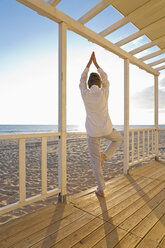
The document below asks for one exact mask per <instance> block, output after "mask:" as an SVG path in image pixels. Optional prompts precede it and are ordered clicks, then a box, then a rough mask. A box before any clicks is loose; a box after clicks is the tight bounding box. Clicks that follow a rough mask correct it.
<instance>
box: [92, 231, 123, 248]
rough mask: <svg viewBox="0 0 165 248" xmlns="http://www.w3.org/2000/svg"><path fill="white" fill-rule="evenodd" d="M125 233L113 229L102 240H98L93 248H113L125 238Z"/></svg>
mask: <svg viewBox="0 0 165 248" xmlns="http://www.w3.org/2000/svg"><path fill="white" fill-rule="evenodd" d="M126 234H127V232H126V231H125V230H123V229H121V228H118V227H117V228H115V229H114V230H113V231H112V232H110V233H109V234H108V235H106V236H105V237H104V238H103V239H102V240H100V241H99V242H98V243H97V244H96V245H94V246H93V247H94V248H103V247H105V248H108V247H111V248H113V247H115V246H116V245H117V244H118V243H119V242H120V240H121V239H122V238H123V237H124V236H126Z"/></svg>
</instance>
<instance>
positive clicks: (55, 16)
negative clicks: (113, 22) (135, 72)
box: [17, 0, 159, 75]
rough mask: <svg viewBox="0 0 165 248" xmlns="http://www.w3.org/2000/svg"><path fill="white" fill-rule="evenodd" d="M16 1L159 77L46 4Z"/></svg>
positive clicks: (32, 1)
mask: <svg viewBox="0 0 165 248" xmlns="http://www.w3.org/2000/svg"><path fill="white" fill-rule="evenodd" d="M17 1H18V2H20V3H22V4H24V5H25V6H27V7H29V8H31V9H33V10H35V11H37V12H38V13H39V14H41V15H43V16H45V17H47V18H49V19H51V20H53V21H55V22H57V23H61V22H65V23H66V24H67V28H68V29H70V30H72V31H73V32H75V33H76V34H79V35H81V36H82V37H85V38H86V39H88V40H89V41H91V42H94V43H95V44H97V45H99V46H101V47H103V48H105V49H106V50H108V51H111V52H113V53H114V54H116V55H118V56H119V57H121V58H124V59H126V58H128V59H129V61H130V63H132V64H135V65H137V66H138V67H140V68H142V69H143V70H146V71H147V72H149V73H152V74H154V75H159V72H157V71H156V70H154V69H153V68H152V67H150V66H148V65H147V64H145V63H144V62H142V61H140V60H139V59H137V58H136V57H134V56H133V55H131V54H129V53H127V52H126V51H124V50H123V49H121V48H119V47H117V46H116V45H115V44H113V43H112V42H110V41H109V40H107V39H105V38H103V37H102V36H100V35H99V34H97V33H96V32H94V31H92V30H91V29H89V28H88V27H86V26H85V25H82V24H81V23H79V22H78V21H76V20H74V19H73V18H71V17H70V16H68V15H66V14H65V13H63V12H62V11H60V10H58V9H55V8H53V7H52V6H51V5H50V4H48V3H47V2H44V1H42V0H17Z"/></svg>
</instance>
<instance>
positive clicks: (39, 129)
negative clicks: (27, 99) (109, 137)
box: [0, 125, 165, 135]
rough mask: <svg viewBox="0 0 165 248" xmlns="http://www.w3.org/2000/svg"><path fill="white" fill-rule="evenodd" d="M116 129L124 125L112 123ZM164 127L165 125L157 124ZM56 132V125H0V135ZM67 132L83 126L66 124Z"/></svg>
mask: <svg viewBox="0 0 165 248" xmlns="http://www.w3.org/2000/svg"><path fill="white" fill-rule="evenodd" d="M147 127H149V128H152V127H154V125H130V129H132V128H147ZM114 128H116V129H117V130H118V131H122V130H124V125H114ZM159 128H165V125H159ZM51 132H58V125H0V135H9V134H23V133H25V134H29V133H51ZM67 132H85V126H84V127H82V126H79V125H67Z"/></svg>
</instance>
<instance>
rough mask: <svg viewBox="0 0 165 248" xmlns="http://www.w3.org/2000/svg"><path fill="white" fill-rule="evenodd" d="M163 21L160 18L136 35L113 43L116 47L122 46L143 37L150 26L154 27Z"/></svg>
mask: <svg viewBox="0 0 165 248" xmlns="http://www.w3.org/2000/svg"><path fill="white" fill-rule="evenodd" d="M163 19H165V18H164V17H163V18H160V19H159V20H158V21H156V22H153V23H151V24H149V25H148V26H146V27H145V28H143V29H141V30H139V31H137V32H136V33H134V34H132V35H130V36H128V37H126V38H124V39H122V40H120V41H118V42H117V43H115V45H116V46H123V45H125V44H127V43H129V42H131V41H132V40H135V39H137V38H139V37H140V36H142V35H144V34H145V33H146V32H147V31H148V30H149V29H151V27H152V26H156V25H158V24H159V22H160V21H162V20H163Z"/></svg>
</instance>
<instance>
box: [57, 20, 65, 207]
mask: <svg viewBox="0 0 165 248" xmlns="http://www.w3.org/2000/svg"><path fill="white" fill-rule="evenodd" d="M66 32H67V27H66V24H65V23H64V22H62V23H60V24H59V111H58V113H59V117H58V129H59V132H60V133H61V136H60V139H59V173H58V175H59V189H61V193H60V195H59V201H62V202H65V201H66V46H67V40H66Z"/></svg>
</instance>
